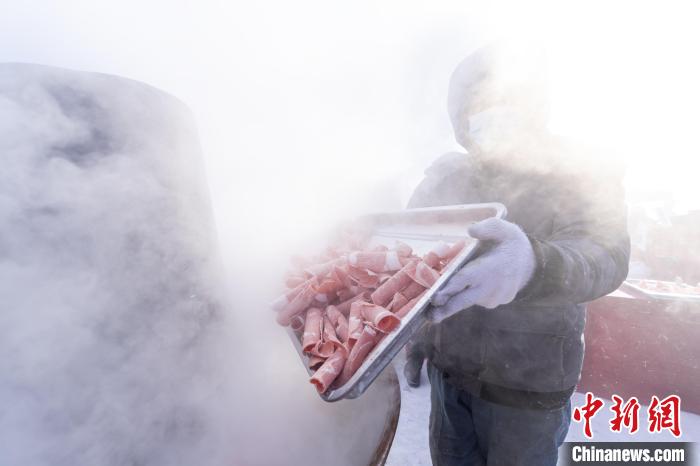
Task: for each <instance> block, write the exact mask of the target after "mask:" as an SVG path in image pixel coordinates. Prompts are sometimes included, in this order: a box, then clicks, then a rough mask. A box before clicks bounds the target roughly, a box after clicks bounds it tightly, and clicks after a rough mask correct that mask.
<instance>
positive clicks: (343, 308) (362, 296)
mask: <svg viewBox="0 0 700 466" xmlns="http://www.w3.org/2000/svg"><path fill="white" fill-rule="evenodd" d="M368 299H369V293H365V292H361V293H358V294H356V295H355V296H353V297H352V298H350V299H347V300H345V301H343V302H341V303H340V304H336V306H335V307H336V308H338V310H339V311H340V312H342V313H343V314H345V315H348V314H349V313H350V307H351V306H352V303H354V302H355V301H359V300H363V301H367V300H368Z"/></svg>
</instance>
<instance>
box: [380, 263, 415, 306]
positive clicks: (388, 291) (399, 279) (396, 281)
mask: <svg viewBox="0 0 700 466" xmlns="http://www.w3.org/2000/svg"><path fill="white" fill-rule="evenodd" d="M416 264H417V261H411V262H409V263H408V264H406V265H405V266H403V267H402V268H401V270H399V271H398V272H396V273H395V274H394V275H393V276H392V277H391V278H389V279H388V280H387V281H385V282H384V283H383V284H382V285H381V286H380V287H379V288H377V289H376V290H374V292H373V293H372V295H371V296H370V297H371V299H372V302H373V303H374V304H377V305H379V306H385V305H386V304H388V303H389V301H391V299H392V298H393V297H394V295H395V294H396V293H398V292H399V291H401V290H403V289H404V288H406V287H407V286H408V285H410V284H411V283H412V282H413V279H412V278H411V275H412V274H413V270H414V269H415V267H416ZM409 272H411V274H409Z"/></svg>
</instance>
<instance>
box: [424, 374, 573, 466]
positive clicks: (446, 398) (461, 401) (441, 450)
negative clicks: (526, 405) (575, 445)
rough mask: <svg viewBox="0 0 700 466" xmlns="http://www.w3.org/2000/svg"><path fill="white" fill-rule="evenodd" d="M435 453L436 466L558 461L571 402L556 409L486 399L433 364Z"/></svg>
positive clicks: (541, 465)
mask: <svg viewBox="0 0 700 466" xmlns="http://www.w3.org/2000/svg"><path fill="white" fill-rule="evenodd" d="M428 375H429V377H430V384H431V410H430V456H431V458H432V460H433V464H434V465H436V466H457V465H459V466H467V465H489V466H509V465H523V466H550V465H551V466H555V465H556V464H557V455H558V448H559V446H560V445H561V444H562V443H563V442H564V438H566V433H567V432H568V430H569V423H570V421H571V401H569V402H568V403H567V404H566V406H564V407H563V408H560V409H554V410H533V409H520V408H511V407H508V406H502V405H499V404H495V403H491V402H488V401H485V400H482V399H481V398H479V397H476V396H473V395H471V394H469V393H468V392H465V391H462V390H459V389H458V388H456V387H455V386H453V385H451V384H450V383H449V382H447V381H446V380H445V379H444V377H443V374H442V372H441V371H440V370H439V369H437V368H436V367H435V366H433V365H432V364H428Z"/></svg>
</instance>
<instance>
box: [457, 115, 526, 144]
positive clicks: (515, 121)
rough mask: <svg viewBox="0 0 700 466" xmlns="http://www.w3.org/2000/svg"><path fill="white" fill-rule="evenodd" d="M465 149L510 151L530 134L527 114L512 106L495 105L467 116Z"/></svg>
mask: <svg viewBox="0 0 700 466" xmlns="http://www.w3.org/2000/svg"><path fill="white" fill-rule="evenodd" d="M468 121H469V123H468V132H467V133H466V135H465V136H466V137H465V139H466V141H465V142H466V143H467V149H469V147H470V146H471V147H472V148H473V147H474V146H476V148H478V150H479V151H480V152H482V153H485V154H489V153H503V152H510V151H512V150H513V149H515V148H517V147H518V146H519V145H520V144H522V143H524V142H525V141H527V140H528V139H529V138H530V137H531V136H532V134H531V133H532V131H533V129H532V125H531V124H529V122H528V119H527V116H526V115H524V114H523V113H521V112H518V111H517V110H515V109H514V108H513V107H508V106H495V107H490V108H488V109H486V110H484V111H483V112H479V113H476V114H474V115H470V116H469V117H468Z"/></svg>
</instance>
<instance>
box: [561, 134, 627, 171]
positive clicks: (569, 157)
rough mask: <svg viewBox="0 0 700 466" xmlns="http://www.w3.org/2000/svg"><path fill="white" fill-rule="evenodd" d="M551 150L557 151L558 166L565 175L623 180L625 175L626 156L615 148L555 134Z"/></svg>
mask: <svg viewBox="0 0 700 466" xmlns="http://www.w3.org/2000/svg"><path fill="white" fill-rule="evenodd" d="M550 150H553V151H556V152H557V157H556V159H557V160H558V161H559V164H558V165H559V166H558V167H557V168H558V169H559V171H560V172H561V173H562V174H564V175H568V176H573V177H575V178H579V179H591V178H592V179H598V180H616V179H618V180H621V179H622V178H623V177H624V175H625V168H626V167H625V160H624V157H622V156H621V155H620V154H617V153H616V151H615V150H614V149H613V148H610V147H605V146H602V145H598V144H594V143H591V142H587V141H581V140H578V139H575V138H572V137H565V136H558V135H555V136H552V138H551V143H550Z"/></svg>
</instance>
